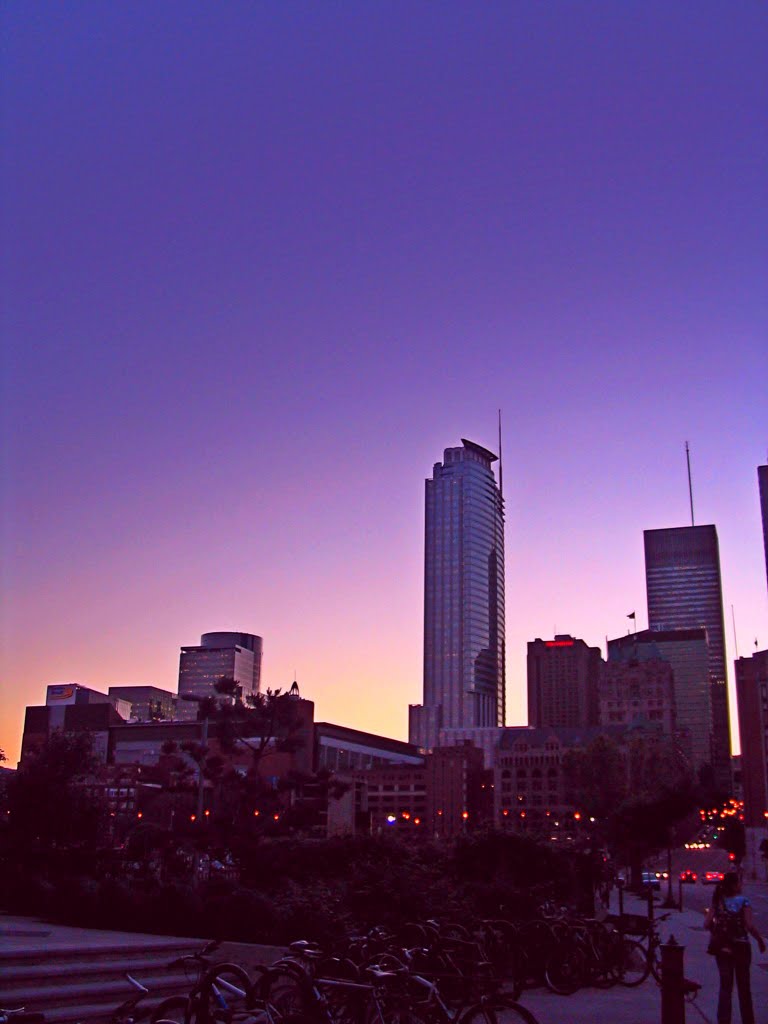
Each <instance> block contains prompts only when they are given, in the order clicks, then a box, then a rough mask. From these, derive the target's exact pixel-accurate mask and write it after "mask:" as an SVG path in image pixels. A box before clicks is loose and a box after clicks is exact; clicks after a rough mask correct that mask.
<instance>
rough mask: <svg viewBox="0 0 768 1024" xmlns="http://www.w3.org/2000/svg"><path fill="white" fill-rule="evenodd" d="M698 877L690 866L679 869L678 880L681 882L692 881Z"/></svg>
mask: <svg viewBox="0 0 768 1024" xmlns="http://www.w3.org/2000/svg"><path fill="white" fill-rule="evenodd" d="M698 877H699V876H698V875H697V874H696V872H695V871H692V870H691V869H690V868H686V869H685V871H681V872H680V881H681V882H690V883H693V882H695V881H696V879H697V878H698Z"/></svg>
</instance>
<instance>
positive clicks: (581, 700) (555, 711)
mask: <svg viewBox="0 0 768 1024" xmlns="http://www.w3.org/2000/svg"><path fill="white" fill-rule="evenodd" d="M602 660H603V659H602V657H601V656H600V648H599V647H588V646H587V644H586V643H584V641H583V640H577V639H574V637H572V636H569V635H568V634H562V635H558V636H556V637H555V639H554V640H540V639H538V638H537V639H536V640H532V641H531V642H530V643H529V644H528V725H529V726H533V727H534V728H537V729H541V728H547V727H555V728H559V727H566V728H568V727H574V728H583V727H585V726H588V725H597V724H598V720H599V717H598V716H599V702H598V686H599V681H600V665H601V664H602Z"/></svg>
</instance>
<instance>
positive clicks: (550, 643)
mask: <svg viewBox="0 0 768 1024" xmlns="http://www.w3.org/2000/svg"><path fill="white" fill-rule="evenodd" d="M573 643H574V642H573V640H545V641H544V646H545V647H573Z"/></svg>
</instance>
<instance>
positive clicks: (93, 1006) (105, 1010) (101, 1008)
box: [44, 993, 175, 1024]
mask: <svg viewBox="0 0 768 1024" xmlns="http://www.w3.org/2000/svg"><path fill="white" fill-rule="evenodd" d="M172 994H175V993H172ZM163 999H165V996H161V997H152V998H151V999H150V998H147V999H145V1000H144V1001H143V1002H141V1003H139V1005H138V1007H137V1015H138V1017H139V1018H140V1019H141V1020H142V1021H146V1020H147V1019H148V1016H149V1014H150V1013H151V1012H152V1010H154V1008H155V1007H156V1006H158V1005H159V1004H160V1003H161V1002H162V1001H163ZM117 1005H118V1004H117V1003H114V1004H112V1005H110V1006H107V1005H105V1004H104V1003H81V1004H80V1005H79V1006H59V1007H51V1008H50V1009H47V1010H45V1011H44V1012H45V1022H46V1024H78V1022H80V1021H83V1022H85V1021H88V1024H109V1020H110V1017H111V1016H112V1012H113V1011H114V1010H115V1009H116V1008H117Z"/></svg>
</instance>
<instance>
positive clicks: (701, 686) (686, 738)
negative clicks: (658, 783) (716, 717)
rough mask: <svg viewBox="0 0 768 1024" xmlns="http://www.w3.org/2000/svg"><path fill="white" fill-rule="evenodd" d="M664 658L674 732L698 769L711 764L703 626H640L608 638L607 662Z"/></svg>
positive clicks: (707, 661) (709, 704) (709, 716)
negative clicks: (669, 681) (668, 672)
mask: <svg viewBox="0 0 768 1024" xmlns="http://www.w3.org/2000/svg"><path fill="white" fill-rule="evenodd" d="M658 661H662V662H666V663H667V664H668V665H669V666H670V667H671V670H672V686H673V692H674V709H675V725H674V733H675V735H676V736H677V737H678V738H679V740H680V745H681V748H682V749H683V750H684V751H685V753H686V754H687V756H688V757H689V758H690V762H691V767H692V768H693V770H694V771H699V770H700V769H701V768H702V767H703V766H705V765H711V764H712V691H711V685H710V676H709V648H708V645H707V631H706V630H705V629H675V630H664V631H662V630H657V631H656V632H654V631H653V630H651V629H644V630H641V631H640V632H639V633H631V634H628V635H627V636H620V637H617V638H616V639H615V640H609V641H608V664H609V665H613V664H621V663H622V662H623V663H625V664H630V665H631V664H633V663H634V664H638V663H639V664H642V663H645V662H652V663H654V662H658Z"/></svg>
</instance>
